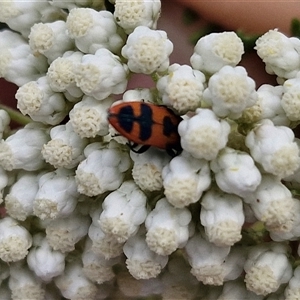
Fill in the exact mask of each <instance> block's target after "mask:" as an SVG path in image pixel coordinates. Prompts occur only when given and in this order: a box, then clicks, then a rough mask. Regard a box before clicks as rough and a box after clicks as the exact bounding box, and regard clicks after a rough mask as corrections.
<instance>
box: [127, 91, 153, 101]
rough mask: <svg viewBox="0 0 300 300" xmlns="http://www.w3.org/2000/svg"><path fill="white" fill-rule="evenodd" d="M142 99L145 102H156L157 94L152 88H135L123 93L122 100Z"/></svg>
mask: <svg viewBox="0 0 300 300" xmlns="http://www.w3.org/2000/svg"><path fill="white" fill-rule="evenodd" d="M139 99H142V100H143V101H144V102H150V103H155V99H156V98H155V95H154V93H153V90H152V89H150V88H136V89H134V90H127V91H126V92H125V93H124V94H123V99H122V101H124V102H127V101H136V100H139Z"/></svg>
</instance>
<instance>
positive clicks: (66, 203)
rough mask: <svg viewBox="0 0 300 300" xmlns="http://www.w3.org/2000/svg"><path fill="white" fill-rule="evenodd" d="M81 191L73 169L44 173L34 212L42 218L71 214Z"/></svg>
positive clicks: (34, 204)
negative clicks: (78, 189)
mask: <svg viewBox="0 0 300 300" xmlns="http://www.w3.org/2000/svg"><path fill="white" fill-rule="evenodd" d="M78 197H79V193H78V191H77V186H76V182H75V177H74V174H73V171H69V170H66V169H57V170H56V171H54V172H49V173H46V174H44V175H42V176H41V177H40V179H39V190H38V192H37V194H36V196H35V199H34V203H33V213H34V214H35V215H36V216H37V217H39V218H40V219H42V220H45V219H56V218H58V217H66V216H68V215H70V214H71V213H72V212H73V211H74V209H75V207H76V205H77V201H78Z"/></svg>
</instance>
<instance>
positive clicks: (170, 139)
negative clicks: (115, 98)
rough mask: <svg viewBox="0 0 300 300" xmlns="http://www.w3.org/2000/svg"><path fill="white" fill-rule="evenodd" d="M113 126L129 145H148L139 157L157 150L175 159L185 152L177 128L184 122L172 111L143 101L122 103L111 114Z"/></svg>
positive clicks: (109, 119)
mask: <svg viewBox="0 0 300 300" xmlns="http://www.w3.org/2000/svg"><path fill="white" fill-rule="evenodd" d="M108 121H109V123H110V124H111V125H112V126H113V127H114V128H115V129H116V130H117V131H118V132H119V133H120V134H121V135H123V136H124V137H126V138H127V139H128V140H129V141H131V142H133V144H131V145H130V146H131V148H132V149H133V150H134V148H133V147H135V146H136V145H138V144H140V145H144V147H142V148H140V150H139V151H136V152H138V153H141V152H143V151H145V150H147V149H148V148H149V147H150V146H154V147H157V148H161V149H166V151H167V152H168V153H169V154H170V155H171V156H175V155H176V154H178V153H179V152H181V151H182V148H181V145H180V136H179V134H178V131H177V128H178V124H179V123H180V122H181V121H182V118H181V117H180V116H178V115H176V114H175V113H174V112H173V111H172V110H171V109H170V108H168V107H166V106H163V105H155V104H150V103H145V102H142V101H130V102H122V103H119V104H116V105H113V106H112V107H110V109H109V110H108Z"/></svg>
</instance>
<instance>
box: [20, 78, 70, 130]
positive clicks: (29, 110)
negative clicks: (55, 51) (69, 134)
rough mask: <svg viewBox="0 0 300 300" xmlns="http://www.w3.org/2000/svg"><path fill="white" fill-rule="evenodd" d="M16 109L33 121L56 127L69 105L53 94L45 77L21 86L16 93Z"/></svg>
mask: <svg viewBox="0 0 300 300" xmlns="http://www.w3.org/2000/svg"><path fill="white" fill-rule="evenodd" d="M16 99H17V101H18V102H17V108H18V109H19V110H20V111H21V113H22V114H23V115H29V116H30V118H31V119H32V120H33V121H36V122H41V123H44V124H50V125H57V124H59V123H60V122H61V121H62V120H63V119H64V118H65V117H66V115H67V114H68V111H69V105H68V103H67V102H66V99H65V97H64V95H63V94H61V93H56V92H53V90H52V89H51V87H50V86H49V83H48V80H47V77H46V76H43V77H40V78H39V79H38V80H37V81H30V82H28V83H26V84H24V85H22V86H21V87H20V88H19V89H18V91H17V93H16Z"/></svg>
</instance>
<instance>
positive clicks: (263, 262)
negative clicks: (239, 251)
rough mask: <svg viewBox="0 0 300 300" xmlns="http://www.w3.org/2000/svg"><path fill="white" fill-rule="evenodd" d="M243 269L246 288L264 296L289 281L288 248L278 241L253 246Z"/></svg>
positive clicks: (290, 268)
mask: <svg viewBox="0 0 300 300" xmlns="http://www.w3.org/2000/svg"><path fill="white" fill-rule="evenodd" d="M244 269H245V272H246V276H245V283H246V287H247V289H248V290H249V291H252V292H254V293H255V294H257V295H264V296H266V295H268V294H270V293H272V292H275V291H276V290H277V289H278V288H279V287H280V285H282V284H284V283H287V282H289V280H290V279H291V277H292V275H293V271H292V266H291V263H290V262H289V260H288V248H287V247H286V245H283V244H279V243H267V244H261V245H256V246H254V247H253V248H252V249H251V250H250V252H249V255H248V258H247V261H246V263H245V265H244Z"/></svg>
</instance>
